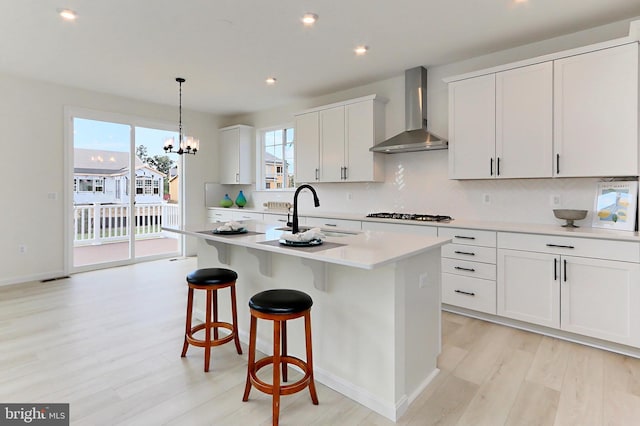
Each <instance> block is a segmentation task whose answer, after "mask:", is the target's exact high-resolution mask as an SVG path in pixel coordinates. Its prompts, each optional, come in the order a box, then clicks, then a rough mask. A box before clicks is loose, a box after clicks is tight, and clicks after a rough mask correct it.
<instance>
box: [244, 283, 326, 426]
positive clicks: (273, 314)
mask: <svg viewBox="0 0 640 426" xmlns="http://www.w3.org/2000/svg"><path fill="white" fill-rule="evenodd" d="M311 305H313V300H312V299H311V297H310V296H309V295H308V294H306V293H303V292H301V291H297V290H266V291H263V292H260V293H258V294H256V295H254V296H253V297H252V298H251V299H250V300H249V308H250V311H251V327H250V330H249V364H248V366H247V383H246V385H245V388H244V396H243V397H242V400H243V401H247V400H248V399H249V392H250V391H251V386H252V385H253V386H255V388H256V389H258V390H259V391H261V392H264V393H267V394H269V395H273V425H274V426H277V424H278V418H279V413H280V395H291V394H294V393H296V392H300V391H301V390H303V389H304V388H306V387H308V388H309V393H310V394H311V401H312V402H313V404H314V405H318V395H317V393H316V385H315V382H314V380H313V357H312V351H311ZM300 317H304V332H305V340H306V349H307V360H306V362H305V361H303V360H301V359H300V358H296V357H293V356H289V355H287V321H288V320H292V319H296V318H300ZM258 318H259V319H264V320H270V321H273V356H268V357H265V358H262V359H260V360H259V361H257V362H256V329H257V322H258ZM288 363H291V364H294V365H296V366H298V367H299V368H300V369H301V370H302V372H303V373H304V377H302V379H300V380H298V381H297V382H295V383H292V384H287V385H284V386H283V385H281V383H280V368H281V367H282V381H283V382H286V381H287V364H288ZM267 365H273V383H272V384H269V383H266V382H264V381H262V380H260V379H259V378H258V375H257V373H258V370H260V369H261V368H262V367H265V366H267Z"/></svg>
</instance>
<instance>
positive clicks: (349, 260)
mask: <svg viewBox="0 0 640 426" xmlns="http://www.w3.org/2000/svg"><path fill="white" fill-rule="evenodd" d="M219 225H220V224H217V225H216V224H215V223H210V224H206V225H195V226H194V225H191V226H185V227H184V228H181V229H176V228H168V227H163V228H162V229H163V230H165V231H168V232H176V233H179V234H183V235H187V236H191V237H197V238H202V239H205V240H208V241H211V242H212V244H215V242H218V243H224V244H230V245H235V246H241V247H248V248H252V249H257V250H264V251H268V252H272V253H279V254H284V255H289V256H296V257H301V258H306V259H312V260H317V261H321V262H327V263H333V264H337V265H344V266H350V267H354V268H360V269H374V268H377V267H380V266H383V265H386V264H389V263H393V262H397V261H399V260H402V259H406V258H409V257H412V256H414V255H416V254H418V253H422V252H425V251H429V250H431V249H433V248H436V247H440V246H442V245H443V244H446V243H448V242H449V241H450V239H448V238H438V237H431V236H426V235H411V234H400V233H394V232H381V231H348V230H345V231H341V230H339V229H332V230H330V231H328V233H329V234H333V235H335V234H341V236H327V238H326V239H325V244H323V245H320V246H315V247H308V248H307V247H288V246H283V245H280V244H277V241H278V240H279V238H280V236H281V235H282V233H284V232H286V231H283V230H282V229H279V228H281V225H274V224H265V223H263V222H259V221H246V222H243V225H244V226H245V227H246V228H247V230H248V231H249V232H247V233H246V234H238V235H222V234H214V233H213V232H212V231H213V229H215V227H216V226H219Z"/></svg>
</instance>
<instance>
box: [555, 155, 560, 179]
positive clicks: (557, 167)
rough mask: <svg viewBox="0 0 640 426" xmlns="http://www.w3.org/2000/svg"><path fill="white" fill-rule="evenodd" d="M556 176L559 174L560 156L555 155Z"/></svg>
mask: <svg viewBox="0 0 640 426" xmlns="http://www.w3.org/2000/svg"><path fill="white" fill-rule="evenodd" d="M556 174H557V175H559V174H560V154H556Z"/></svg>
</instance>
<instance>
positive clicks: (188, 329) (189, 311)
mask: <svg viewBox="0 0 640 426" xmlns="http://www.w3.org/2000/svg"><path fill="white" fill-rule="evenodd" d="M192 311H193V289H192V288H191V287H189V292H188V293H187V326H186V329H185V331H184V345H182V355H180V356H181V357H182V358H184V357H185V356H187V349H189V342H188V341H187V336H188V335H189V334H190V333H191V316H192Z"/></svg>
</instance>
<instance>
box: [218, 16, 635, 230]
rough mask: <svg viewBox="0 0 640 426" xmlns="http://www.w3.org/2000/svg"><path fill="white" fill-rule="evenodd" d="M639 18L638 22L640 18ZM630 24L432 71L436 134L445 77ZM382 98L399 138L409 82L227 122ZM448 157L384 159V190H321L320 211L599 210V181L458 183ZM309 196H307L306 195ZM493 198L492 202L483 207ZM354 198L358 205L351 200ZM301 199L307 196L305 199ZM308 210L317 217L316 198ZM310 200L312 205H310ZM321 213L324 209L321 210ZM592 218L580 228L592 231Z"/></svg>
mask: <svg viewBox="0 0 640 426" xmlns="http://www.w3.org/2000/svg"><path fill="white" fill-rule="evenodd" d="M636 19H637V18H636ZM630 21H631V20H625V21H620V22H616V23H613V24H609V25H606V26H602V27H597V28H593V29H590V30H587V31H582V32H579V33H575V34H571V35H567V36H563V37H558V38H554V39H550V40H546V41H542V42H538V43H534V44H530V45H526V46H522V47H519V48H516V49H510V50H505V51H501V52H496V53H493V54H490V55H485V56H481V57H477V58H472V59H469V60H465V61H462V62H457V63H453V64H448V65H443V66H434V67H429V65H428V63H426V62H425V63H424V66H425V67H427V68H428V88H427V95H428V116H429V128H430V130H432V131H433V132H435V133H436V134H438V135H442V136H444V137H446V136H447V135H448V92H447V85H446V84H445V83H444V82H443V81H442V79H443V78H445V77H448V76H451V75H457V74H463V73H466V72H470V71H475V70H479V69H483V68H489V67H493V66H496V65H501V64H504V63H509V62H514V61H518V60H522V59H526V58H531V57H535V56H540V55H544V54H548V53H553V52H557V51H562V50H566V49H570V48H574V47H580V46H586V45H589V44H593V43H597V42H601V41H606V40H611V39H615V38H619V37H625V36H627V35H628V33H629V22H630ZM373 93H375V94H378V95H380V96H382V97H384V98H387V99H388V100H389V102H388V103H387V104H386V119H385V124H386V134H387V136H388V137H390V136H393V135H395V134H397V133H399V132H401V131H402V130H403V129H404V75H400V76H397V77H394V78H391V79H388V80H384V81H380V82H376V83H373V84H368V85H363V86H360V87H356V88H354V89H351V90H347V91H342V92H338V93H333V94H330V95H327V96H323V97H318V98H314V99H308V100H306V101H303V102H299V103H297V104H295V105H289V106H287V107H286V108H279V109H274V110H269V111H264V112H260V113H258V114H251V115H244V116H237V117H227V118H225V119H224V123H223V124H224V125H231V124H237V123H242V124H249V125H253V126H255V127H256V128H260V127H268V126H272V125H278V124H284V123H291V122H292V121H293V114H294V113H295V112H297V111H300V110H304V109H305V108H310V107H315V106H320V105H324V104H328V103H331V102H337V101H342V100H346V99H350V98H355V97H358V96H365V95H369V94H373ZM447 166H448V165H447V151H430V152H418V153H404V154H392V155H386V157H385V170H386V180H385V182H384V183H361V184H356V183H352V184H345V183H341V184H315V185H314V187H315V188H316V189H317V192H318V196H319V198H320V203H321V206H320V208H319V209H320V210H322V211H327V212H348V213H357V214H363V215H364V214H366V213H367V212H372V211H400V212H414V213H430V214H448V215H451V216H453V217H454V218H458V219H477V220H500V221H509V222H532V223H546V224H555V223H559V222H558V221H557V220H556V219H555V218H554V217H553V213H552V207H551V203H550V196H551V195H559V196H560V197H561V204H562V207H564V208H578V209H588V210H591V209H592V208H593V200H594V196H595V183H596V182H597V181H598V179H594V178H585V179H576V178H574V179H514V180H500V181H488V180H486V181H484V180H477V181H454V180H449V179H448V178H447V173H448V172H447ZM306 192H307V191H305V192H303V193H302V194H305V193H306ZM484 194H489V196H490V199H491V203H490V204H485V203H484V202H483V195H484ZM292 195H293V194H292V193H290V192H288V193H287V192H285V193H268V192H253V193H252V194H250V197H251V200H252V203H253V205H254V206H257V207H260V206H261V205H262V203H263V202H264V201H267V200H274V201H280V200H287V201H291V199H292ZM348 195H350V197H351V199H350V200H349V199H348V198H349V197H348ZM301 196H302V195H301ZM304 198H305V201H303V202H302V204H301V206H300V207H301V210H302V211H307V212H311V211H313V210H314V209H313V207H312V206H313V205H312V203H311V200H310V196H309V195H306V194H305V195H304ZM306 198H309V200H306ZM316 211H317V210H316ZM590 218H591V217H590V216H588V218H587V220H585V221H583V222H582V223H581V224H582V225H583V226H589V223H590V221H589V220H590Z"/></svg>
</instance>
